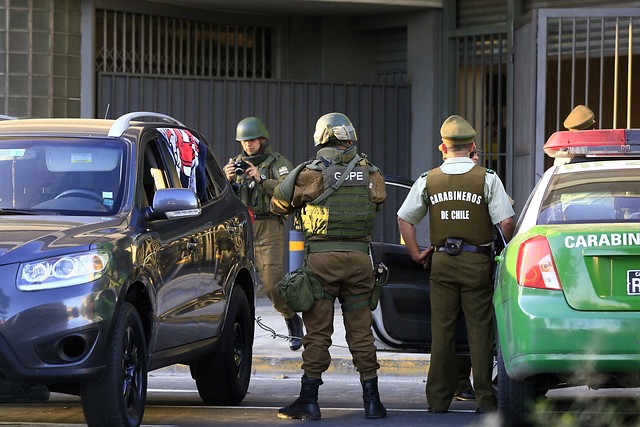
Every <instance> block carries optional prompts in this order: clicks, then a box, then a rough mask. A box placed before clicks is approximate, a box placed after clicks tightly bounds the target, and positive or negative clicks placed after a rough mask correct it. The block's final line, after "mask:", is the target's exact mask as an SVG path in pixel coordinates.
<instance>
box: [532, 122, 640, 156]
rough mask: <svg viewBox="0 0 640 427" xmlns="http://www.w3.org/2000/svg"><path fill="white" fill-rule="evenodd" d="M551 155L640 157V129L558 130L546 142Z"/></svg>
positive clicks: (545, 146)
mask: <svg viewBox="0 0 640 427" xmlns="http://www.w3.org/2000/svg"><path fill="white" fill-rule="evenodd" d="M544 152H545V153H547V155H548V156H549V157H554V158H559V157H576V156H585V157H598V156H600V157H604V156H632V157H640V129H599V130H581V131H573V132H571V131H558V132H555V133H554V134H553V135H551V136H550V137H549V139H548V140H547V142H546V143H545V144H544Z"/></svg>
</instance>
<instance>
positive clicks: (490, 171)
mask: <svg viewBox="0 0 640 427" xmlns="http://www.w3.org/2000/svg"><path fill="white" fill-rule="evenodd" d="M487 173H496V171H494V170H493V169H489V168H487Z"/></svg>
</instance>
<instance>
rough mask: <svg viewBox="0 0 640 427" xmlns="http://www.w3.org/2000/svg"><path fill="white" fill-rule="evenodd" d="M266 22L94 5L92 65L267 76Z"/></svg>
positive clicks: (166, 72) (269, 70) (148, 71)
mask: <svg viewBox="0 0 640 427" xmlns="http://www.w3.org/2000/svg"><path fill="white" fill-rule="evenodd" d="M271 32H272V31H271V28H268V27H263V26H256V25H230V24H221V23H211V22H199V21H194V20H191V19H180V18H174V17H166V16H153V15H146V14H141V13H130V12H119V11H112V10H97V11H96V70H98V71H101V72H115V73H131V74H138V73H140V74H161V75H181V76H185V75H186V76H201V77H202V76H204V77H245V78H269V77H271V76H272V71H273V70H272V60H271V57H272V46H271V45H272V34H271Z"/></svg>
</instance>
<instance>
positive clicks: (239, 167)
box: [233, 160, 249, 175]
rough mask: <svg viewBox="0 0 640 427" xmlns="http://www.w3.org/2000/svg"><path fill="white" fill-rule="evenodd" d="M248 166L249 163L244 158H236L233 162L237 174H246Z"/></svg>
mask: <svg viewBox="0 0 640 427" xmlns="http://www.w3.org/2000/svg"><path fill="white" fill-rule="evenodd" d="M248 167H249V163H247V162H245V161H244V160H236V161H235V162H234V163H233V168H234V169H235V172H236V175H242V174H244V171H246V170H247V168H248Z"/></svg>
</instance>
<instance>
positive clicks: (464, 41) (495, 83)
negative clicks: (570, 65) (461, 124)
mask: <svg viewBox="0 0 640 427" xmlns="http://www.w3.org/2000/svg"><path fill="white" fill-rule="evenodd" d="M452 43H453V45H454V46H455V50H454V51H455V52H456V55H455V57H454V58H452V59H453V60H454V62H455V65H454V70H455V76H456V80H455V81H453V82H452V90H453V95H452V99H453V100H454V104H453V105H454V108H453V110H452V111H451V114H459V115H461V116H463V117H464V118H465V119H467V120H468V121H469V123H471V124H472V125H473V126H474V128H475V130H476V132H477V137H476V143H477V145H478V146H479V147H480V149H481V150H483V153H482V154H481V156H480V162H481V164H482V165H483V166H486V167H489V168H491V169H494V170H495V171H497V173H498V175H499V176H500V177H501V178H502V179H503V180H505V177H506V176H507V175H508V174H507V137H506V127H507V120H506V107H507V60H508V57H509V56H508V54H507V50H508V43H507V34H506V33H501V32H499V33H488V34H478V35H463V36H458V37H454V38H453V39H452Z"/></svg>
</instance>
